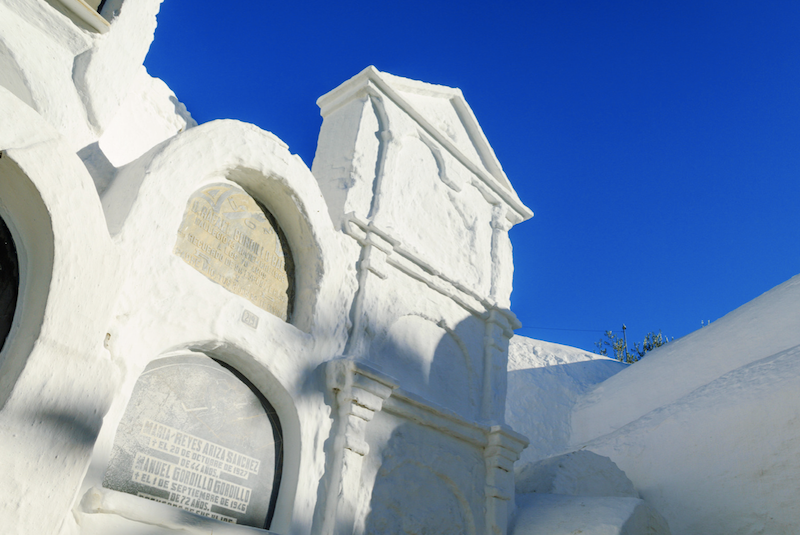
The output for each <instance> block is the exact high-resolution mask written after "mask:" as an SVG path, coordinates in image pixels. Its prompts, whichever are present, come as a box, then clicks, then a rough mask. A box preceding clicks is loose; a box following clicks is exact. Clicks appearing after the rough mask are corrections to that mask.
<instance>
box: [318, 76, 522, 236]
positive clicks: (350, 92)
mask: <svg viewBox="0 0 800 535" xmlns="http://www.w3.org/2000/svg"><path fill="white" fill-rule="evenodd" d="M403 84H405V85H403ZM393 85H397V86H398V88H399V89H401V90H406V91H410V92H416V93H419V94H427V95H429V96H437V97H440V98H447V99H449V100H450V102H451V104H452V105H453V107H454V108H455V109H456V112H457V114H458V116H459V118H460V119H461V121H462V124H463V125H464V128H465V129H466V132H467V135H468V136H469V137H470V140H471V141H472V144H473V146H474V147H475V150H476V151H477V153H478V156H479V158H480V159H481V162H474V161H473V159H472V158H470V157H469V156H467V155H465V154H464V152H463V151H461V149H459V148H458V147H456V145H455V144H454V143H453V142H452V141H451V140H450V139H448V138H447V136H446V135H444V134H443V133H442V132H441V131H440V130H439V129H438V128H436V127H434V126H433V125H432V124H431V123H430V122H429V121H428V120H427V119H425V117H423V116H422V114H420V113H419V112H418V111H417V110H416V109H415V108H414V106H413V105H412V104H410V103H409V102H408V101H407V100H406V99H405V98H403V97H402V96H401V95H400V93H399V92H398V91H397V90H395V88H394V87H392V86H393ZM364 95H373V96H376V97H380V96H381V95H383V96H385V97H386V98H388V99H389V100H391V101H392V102H393V103H394V104H395V105H396V106H397V107H398V108H400V109H401V110H402V111H403V112H405V113H406V114H407V115H408V116H409V117H411V118H412V119H413V120H414V121H415V122H416V123H417V124H418V125H419V126H420V128H421V129H422V130H423V131H424V132H425V133H426V134H427V135H428V136H430V137H431V138H432V139H434V140H436V142H437V143H438V144H439V145H441V146H442V147H443V148H444V149H445V150H446V151H447V152H449V153H450V154H451V155H452V156H453V157H454V158H455V159H456V160H458V161H459V162H460V163H461V164H462V165H464V167H466V168H467V169H469V171H470V172H472V174H473V175H475V176H476V177H478V179H479V180H480V181H481V182H482V183H483V184H484V185H485V186H486V187H488V188H489V189H490V190H491V191H492V192H494V193H495V194H496V195H497V196H498V197H499V198H500V199H502V201H503V202H504V203H505V204H507V205H508V206H509V207H510V208H511V209H512V210H511V211H509V212H508V215H507V216H508V219H509V221H511V222H512V223H514V224H516V223H520V222H522V221H525V220H527V219H530V218H531V217H532V216H533V212H531V210H530V209H529V208H528V207H526V206H525V205H524V204H522V201H520V199H519V197H517V194H516V192H515V191H514V189H513V188H512V186H511V182H510V181H509V180H508V177H507V176H506V174H505V173H504V172H503V168H502V166H501V165H500V163H499V162H498V161H497V157H496V156H495V154H494V150H492V148H491V146H490V145H489V142H488V141H487V140H486V136H485V135H484V134H483V131H482V130H481V128H480V126H479V125H478V121H477V120H476V119H475V115H474V114H473V113H472V110H471V109H470V107H469V105H468V104H467V102H466V100H464V97H463V95H462V94H461V91H460V90H459V89H452V88H448V87H443V86H434V85H432V84H424V83H422V82H413V81H411V80H404V79H401V78H397V77H394V76H391V75H387V74H385V73H382V72H380V71H378V70H377V69H376V68H375V67H367V68H366V69H364V70H363V71H361V72H360V73H359V74H357V75H356V76H354V77H353V78H351V79H350V80H348V81H347V82H345V83H343V84H342V85H340V86H339V87H337V88H336V89H334V90H332V91H330V92H328V93H327V94H325V95H323V96H321V97H320V98H319V99H317V105H318V106H319V107H320V113H321V114H322V116H323V117H326V116H328V115H329V114H331V113H332V112H334V111H335V110H337V109H338V108H340V107H341V106H343V105H344V104H346V103H347V102H349V101H350V100H352V99H353V98H360V97H362V96H364Z"/></svg>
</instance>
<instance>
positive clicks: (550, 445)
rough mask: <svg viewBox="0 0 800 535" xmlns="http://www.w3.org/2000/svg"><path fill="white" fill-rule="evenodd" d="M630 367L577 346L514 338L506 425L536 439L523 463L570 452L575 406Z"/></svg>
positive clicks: (521, 461) (509, 365) (520, 337)
mask: <svg viewBox="0 0 800 535" xmlns="http://www.w3.org/2000/svg"><path fill="white" fill-rule="evenodd" d="M626 367H627V365H626V364H623V363H621V362H618V361H616V360H614V359H610V358H607V357H603V356H600V355H596V354H594V353H588V352H586V351H582V350H580V349H577V348H574V347H567V346H562V345H560V344H554V343H551V342H543V341H541V340H533V339H531V338H526V337H524V336H514V337H513V338H512V339H511V341H510V343H509V348H508V402H507V403H506V422H508V424H509V425H511V426H512V427H513V428H514V429H516V430H518V431H519V432H520V433H523V434H524V435H526V436H527V437H529V438H530V439H531V444H530V446H528V447H527V448H526V449H525V451H523V452H522V457H521V458H520V464H524V463H529V462H535V461H538V460H540V459H544V458H546V457H550V456H552V455H556V454H559V453H562V452H564V451H567V450H568V447H569V444H570V435H571V433H572V427H571V426H570V413H571V411H572V408H573V406H574V405H575V403H577V401H578V400H579V399H580V396H581V395H582V394H584V393H585V392H588V391H591V389H592V388H594V387H595V385H598V384H602V383H603V381H605V380H606V379H608V378H609V377H611V376H613V375H614V374H616V373H618V372H620V371H622V370H624V369H625V368H626Z"/></svg>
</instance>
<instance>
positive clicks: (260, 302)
mask: <svg viewBox="0 0 800 535" xmlns="http://www.w3.org/2000/svg"><path fill="white" fill-rule="evenodd" d="M173 252H174V253H175V254H176V255H177V256H179V257H180V258H182V259H183V260H184V261H185V262H186V263H187V264H189V265H190V266H192V267H193V268H194V269H196V270H197V271H199V272H200V273H202V274H203V275H205V276H206V277H208V278H209V279H211V280H212V281H214V282H216V283H217V284H221V285H222V286H223V287H224V288H226V289H227V290H229V291H231V292H233V293H235V294H236V295H239V296H241V297H244V298H246V299H248V300H249V301H250V302H251V303H253V304H254V305H256V306H257V307H259V308H262V309H264V310H266V311H267V312H270V313H272V314H274V315H276V316H278V317H279V318H281V319H283V320H284V321H289V318H290V317H291V313H292V302H293V300H294V299H293V297H294V263H293V262H292V254H291V251H290V250H289V247H288V244H287V242H286V237H285V236H284V235H283V232H282V231H281V229H280V227H279V226H278V224H277V222H276V221H275V218H274V217H272V214H270V213H269V211H267V209H266V208H264V206H262V205H261V204H259V203H258V202H257V201H256V200H255V199H253V198H252V197H250V196H249V195H248V194H247V193H245V192H244V191H243V190H241V189H239V188H238V187H236V186H234V185H232V184H211V185H208V186H205V187H203V188H201V189H200V190H198V191H196V192H195V193H194V194H192V196H191V197H190V198H189V202H188V203H187V204H186V211H185V212H184V214H183V222H182V223H181V226H180V228H179V229H178V239H177V241H176V242H175V249H174V251H173Z"/></svg>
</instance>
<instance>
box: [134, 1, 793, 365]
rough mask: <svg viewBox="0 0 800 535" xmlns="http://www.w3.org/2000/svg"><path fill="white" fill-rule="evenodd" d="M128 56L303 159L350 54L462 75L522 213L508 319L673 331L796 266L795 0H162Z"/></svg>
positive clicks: (356, 63) (576, 331) (351, 69)
mask: <svg viewBox="0 0 800 535" xmlns="http://www.w3.org/2000/svg"><path fill="white" fill-rule="evenodd" d="M145 65H146V66H147V68H148V71H149V72H150V74H152V75H154V76H157V77H159V78H162V79H163V80H164V81H166V82H167V84H169V85H170V87H171V88H172V89H173V90H174V91H175V93H176V94H177V96H178V98H179V99H180V100H181V101H182V102H184V103H185V104H186V106H187V107H188V109H189V111H190V112H191V113H192V115H193V116H194V118H195V119H196V120H197V121H198V122H201V123H202V122H206V121H210V120H213V119H218V118H233V119H239V120H242V121H247V122H251V123H254V124H256V125H258V126H259V127H261V128H263V129H265V130H269V131H271V132H273V133H275V134H276V135H277V136H278V137H280V138H281V139H283V140H284V141H285V142H286V143H287V144H288V145H289V148H290V150H291V151H292V152H294V153H297V154H299V155H300V157H301V158H302V159H303V160H304V161H305V162H306V163H307V164H308V165H309V166H310V165H311V162H312V159H313V157H314V151H315V148H316V141H317V134H318V132H319V127H320V125H321V123H322V120H321V118H320V116H319V110H318V108H317V107H316V105H315V101H316V99H317V98H318V97H319V96H320V95H322V94H324V93H326V92H327V91H329V90H331V89H333V88H334V87H336V86H338V85H339V84H340V83H342V82H343V81H345V80H346V79H348V78H350V77H351V76H353V75H355V74H356V73H358V72H359V71H361V70H362V69H363V68H364V67H366V66H368V65H375V66H376V67H377V68H378V69H379V70H382V71H387V72H390V73H392V74H396V75H399V76H405V77H408V78H413V79H418V80H423V81H426V82H431V83H437V84H443V85H448V86H453V87H460V88H461V89H462V91H463V92H464V96H465V98H466V99H467V101H468V102H469V104H470V106H471V107H472V109H473V111H474V112H475V115H476V117H477V118H478V121H479V122H480V124H481V126H482V128H483V129H484V132H485V134H486V136H487V138H488V140H489V142H490V144H491V145H492V147H493V148H494V150H495V153H496V154H497V157H498V158H499V160H500V162H501V163H502V165H503V167H504V169H505V171H506V174H507V175H508V177H509V179H510V180H511V182H512V184H513V185H514V187H515V189H516V190H517V193H518V194H519V196H520V198H521V199H522V200H523V202H525V204H527V205H528V206H529V207H530V208H531V209H532V210H533V211H534V213H535V216H534V218H533V219H531V220H530V221H528V222H526V223H523V224H521V225H518V226H517V227H515V228H514V229H513V230H512V234H511V236H512V240H513V243H514V254H515V270H516V271H515V277H514V281H515V286H514V293H513V295H512V310H513V311H514V312H515V313H516V314H517V316H518V317H519V318H520V320H521V321H522V323H523V328H522V329H520V330H519V331H518V332H519V334H524V335H526V336H531V337H534V338H539V339H543V340H549V341H553V342H558V343H563V344H568V345H575V346H577V347H582V348H584V349H589V350H591V349H593V347H594V346H593V342H594V341H595V340H597V339H599V338H600V337H601V336H602V331H603V330H606V329H620V327H621V325H622V323H625V324H626V325H627V326H628V335H629V337H628V339H629V341H633V340H641V338H642V337H643V336H644V334H645V333H646V332H648V331H651V330H654V331H658V330H659V329H660V330H662V331H663V332H664V334H666V335H668V336H670V337H675V338H679V337H681V336H684V335H686V334H688V333H690V332H692V331H694V330H696V329H698V328H700V327H701V321H708V320H711V321H714V320H716V319H718V318H720V317H722V316H723V315H724V314H726V313H727V312H729V311H731V310H733V309H734V308H736V307H738V306H739V305H742V304H744V303H745V302H747V301H749V300H751V299H753V298H754V297H756V296H758V295H760V294H761V293H763V292H765V291H767V290H769V289H770V288H772V287H773V286H775V285H777V284H779V283H781V282H783V281H785V280H787V279H789V278H790V277H792V276H793V275H796V274H798V273H800V2H789V1H787V2H758V3H745V2H702V3H698V2H671V3H666V2H665V3H655V2H563V1H549V2H527V3H523V2H504V1H498V2H494V3H486V2H481V3H478V2H460V3H455V2H440V1H436V0H429V1H425V2H422V1H410V2H392V3H384V2H306V3H292V2H283V3H272V2H251V3H248V4H220V3H218V2H213V3H212V2H206V1H200V0H194V1H191V2H190V1H189V0H165V2H164V4H163V5H162V8H161V14H160V15H159V27H158V29H157V30H156V40H155V42H154V44H153V46H152V47H151V51H150V54H149V56H148V58H147V60H146V62H145Z"/></svg>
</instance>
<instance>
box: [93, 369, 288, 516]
mask: <svg viewBox="0 0 800 535" xmlns="http://www.w3.org/2000/svg"><path fill="white" fill-rule="evenodd" d="M282 452H283V449H282V439H281V431H280V424H279V423H278V419H277V415H276V414H275V412H274V410H273V409H272V407H271V406H270V405H269V403H268V402H267V401H266V400H265V399H263V397H261V396H260V395H259V394H256V393H255V392H254V391H253V390H252V389H251V388H250V387H249V386H248V385H247V384H245V383H244V382H243V381H242V380H240V379H239V377H237V375H236V373H235V372H233V371H232V370H230V369H228V368H226V367H224V366H222V365H220V364H219V363H218V362H216V361H214V360H212V359H210V358H209V357H207V356H205V355H202V354H197V353H193V354H187V355H182V356H178V357H168V358H164V359H159V360H156V361H153V362H151V363H150V364H149V365H148V366H147V368H145V371H144V372H143V373H142V375H141V376H140V377H139V380H138V381H137V382H136V386H135V387H134V390H133V394H132V396H131V399H130V402H129V403H128V407H127V408H126V409H125V414H124V416H123V418H122V422H121V423H120V425H119V428H118V429H117V435H116V437H115V439H114V447H113V449H112V453H111V460H110V462H109V465H108V469H107V471H106V474H105V478H104V480H103V486H104V487H107V488H110V489H113V490H118V491H121V492H127V493H129V494H133V495H136V496H139V497H141V498H145V499H148V500H154V501H157V502H161V503H166V504H169V505H172V506H175V507H179V508H181V509H184V510H186V511H190V512H192V513H196V514H199V515H203V516H207V517H211V518H215V519H217V520H221V521H223V522H229V523H232V524H244V525H248V526H254V527H258V528H267V527H269V521H270V519H271V516H272V512H273V510H274V504H275V500H276V499H277V491H278V486H279V483H280V474H281V461H282V454H283V453H282Z"/></svg>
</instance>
